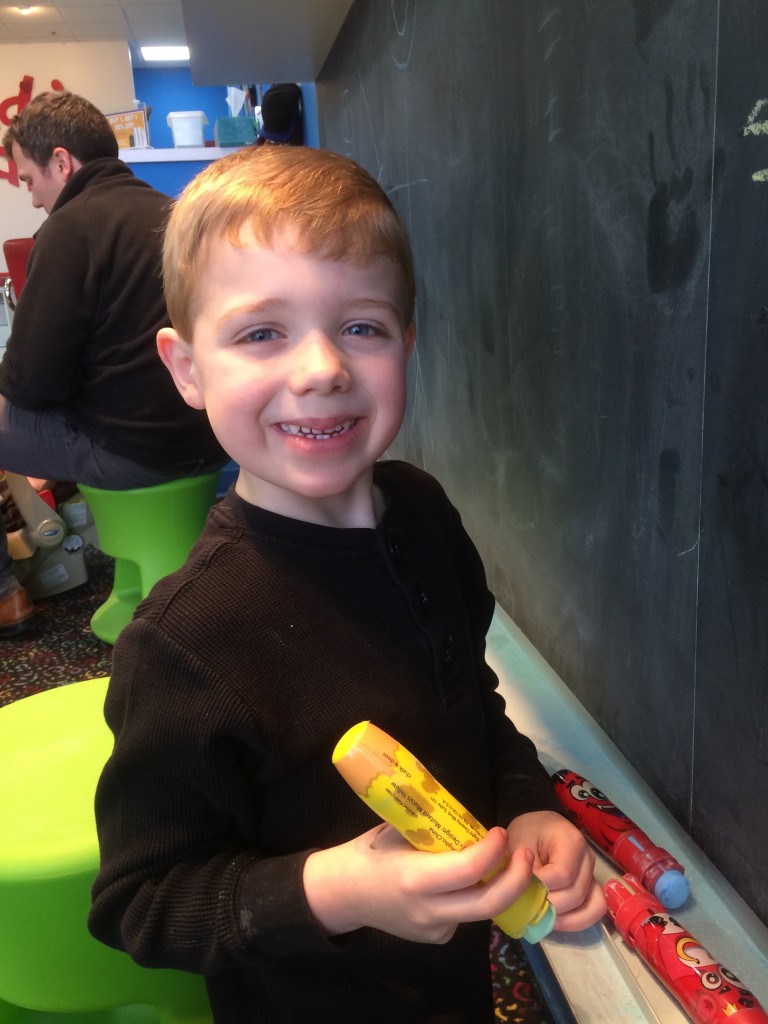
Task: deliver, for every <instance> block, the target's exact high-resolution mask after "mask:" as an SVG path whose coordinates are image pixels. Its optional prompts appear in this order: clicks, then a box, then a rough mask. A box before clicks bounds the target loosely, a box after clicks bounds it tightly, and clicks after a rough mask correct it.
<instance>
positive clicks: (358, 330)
mask: <svg viewBox="0 0 768 1024" xmlns="http://www.w3.org/2000/svg"><path fill="white" fill-rule="evenodd" d="M344 333H345V334H351V335H353V336H354V337H358V338H372V337H375V336H376V335H377V334H380V333H381V332H380V330H379V329H378V327H374V326H373V324H365V323H359V324H350V325H349V327H345V328H344Z"/></svg>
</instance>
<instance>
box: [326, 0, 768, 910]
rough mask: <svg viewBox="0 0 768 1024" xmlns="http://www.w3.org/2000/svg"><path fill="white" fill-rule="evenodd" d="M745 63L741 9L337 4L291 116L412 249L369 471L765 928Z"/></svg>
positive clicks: (759, 383)
mask: <svg viewBox="0 0 768 1024" xmlns="http://www.w3.org/2000/svg"><path fill="white" fill-rule="evenodd" d="M766 40H768V5H765V4H764V3H763V2H762V0H730V2H729V3H728V4H718V3H716V2H715V0H711V2H703V0H677V2H675V3H673V2H672V0H635V2H634V3H633V2H631V0H569V2H568V3H566V4H563V3H554V2H550V0H514V2H511V0H508V2H499V0H452V2H451V3H450V4H446V3H445V2H444V0H392V2H391V3H386V4H385V3H375V4H371V3H368V2H367V0H357V2H356V3H355V4H354V5H353V7H352V10H351V12H350V15H349V17H348V19H347V21H346V23H345V25H344V28H343V30H342V32H341V34H340V36H339V38H338V40H337V43H336V46H335V47H334V49H333V50H332V51H331V54H330V57H329V60H328V62H327V63H326V65H325V67H324V68H323V72H322V74H321V76H320V78H319V80H318V83H317V98H318V114H319V119H320V140H321V143H322V144H323V145H325V146H328V147H329V148H331V149H336V150H338V151H340V152H344V153H347V154H348V155H350V156H353V157H354V158H356V159H357V160H359V161H360V162H361V163H362V164H363V165H364V166H366V167H367V168H368V169H369V170H370V171H371V172H372V173H373V174H374V175H375V176H376V177H377V178H378V179H379V180H380V181H381V182H382V184H383V186H384V187H385V188H386V189H387V191H388V193H389V194H390V195H391V196H392V199H393V201H394V203H395V204H396V206H397V207H398V209H399V210H400V212H401V213H402V215H403V217H404V219H405V220H406V222H407V224H408V226H409V228H410V231H411V234H412V240H413V246H414V252H415V257H416V262H417V270H418V287H419V297H418V313H417V327H418V341H417V350H416V354H415V356H414V358H413V360H412V363H411V367H410V385H411V399H410V405H409V410H408V416H407V422H406V425H405V427H404V430H403V432H402V436H401V439H400V440H399V442H398V447H397V450H396V452H395V454H397V455H400V456H404V457H406V458H408V459H410V460H411V461H414V462H416V463H418V464H421V465H423V466H425V467H426V468H427V469H428V470H430V471H431V472H433V473H435V475H436V476H438V477H439V478H440V479H441V481H442V482H443V484H444V485H445V487H446V489H447V490H448V492H449V494H450V495H451V497H452V499H453V501H454V503H455V504H456V505H457V507H458V508H459V510H460V511H461V513H462V516H463V519H464V521H465V524H466V526H467V528H468V530H469V532H470V534H471V535H472V536H473V538H474V539H475V541H476V543H477V545H478V548H479V550H480V552H481V554H482V556H483V559H484V562H485V565H486V568H487V572H488V575H489V579H490V581H491V584H492V587H493V589H494V591H495V593H496V595H497V598H498V600H499V602H500V604H501V605H502V606H503V607H504V608H505V609H506V611H507V612H509V614H510V615H511V616H512V617H513V618H514V619H515V620H516V621H517V623H518V624H519V625H520V626H521V628H522V629H523V630H524V632H525V633H526V634H527V635H528V637H529V638H530V639H531V640H532V641H533V643H534V644H535V645H536V646H537V647H538V649H539V650H540V652H541V653H542V655H543V656H544V657H545V658H546V659H547V660H548V661H549V662H550V664H551V665H552V666H553V667H554V668H555V669H556V671H557V672H558V673H559V674H560V675H561V676H562V678H563V679H564V680H565V682H566V683H567V684H568V686H569V687H571V689H572V690H573V692H574V693H575V694H576V695H577V697H578V698H579V699H580V700H581V701H582V703H583V704H584V705H585V706H586V708H587V709H588V710H589V711H590V712H591V714H592V715H594V716H595V718H596V719H597V720H598V721H599V722H600V724H601V725H602V726H603V728H604V729H605V730H606V731H607V732H608V733H609V735H610V736H611V737H612V738H613V739H614V741H615V742H616V743H617V744H618V745H619V747H620V748H621V749H622V750H623V752H624V753H625V754H626V756H627V757H628V758H629V760H630V761H631V763H632V764H633V765H634V766H635V767H636V768H637V769H638V770H639V771H640V773H641V774H642V775H643V776H644V777H645V779H646V780H647V781H648V782H649V783H650V785H651V786H652V787H653V788H654V790H655V791H656V792H657V793H658V794H659V796H660V797H661V798H662V800H663V801H664V802H665V803H666V804H667V806H668V807H669V808H670V810H671V811H672V812H673V814H675V816H676V817H677V818H678V819H679V821H680V822H681V823H682V824H683V825H684V827H685V828H686V829H687V830H688V831H689V832H690V833H691V834H692V835H693V836H694V838H695V839H696V840H697V841H698V842H699V843H700V845H701V846H702V847H703V849H704V850H705V852H706V853H707V854H708V855H709V856H710V857H711V858H712V859H713V861H714V862H715V863H716V864H717V866H718V867H719V868H720V869H721V870H722V871H723V873H724V874H725V875H726V877H728V878H729V879H730V880H731V881H732V883H733V884H734V886H735V887H736V888H737V889H738V890H739V891H740V892H741V893H742V895H743V896H744V897H745V899H746V900H747V902H748V903H749V904H750V906H752V907H753V908H754V910H755V912H756V913H757V914H758V915H759V916H761V917H762V919H763V920H764V921H766V922H767V923H768V884H767V882H766V870H765V857H766V850H767V849H768V811H767V810H766V807H767V806H768V799H767V795H768V706H767V705H768V472H767V470H766V446H767V445H768V429H767V428H768V423H766V419H767V418H768V413H767V412H766V409H767V408H768V402H766V397H765V396H766V388H767V386H768V373H767V372H766V371H767V370H768V367H767V366H766V361H767V360H768V295H767V294H766V285H765V280H766V275H767V274H768V252H766V249H767V248H768V230H766V229H767V228H768V224H767V223H766V221H767V220H768V181H763V180H761V178H760V175H759V172H760V171H761V169H763V168H768V134H766V133H765V127H766V125H768V99H764V97H768V74H766V71H765V67H766V64H765V43H766ZM761 125H762V128H761V127H760V126H761ZM753 174H756V175H757V177H756V178H754V179H753ZM765 177H766V178H768V172H766V174H765ZM576 767H577V766H576ZM593 781H594V780H593ZM609 781H610V780H606V785H608V783H609Z"/></svg>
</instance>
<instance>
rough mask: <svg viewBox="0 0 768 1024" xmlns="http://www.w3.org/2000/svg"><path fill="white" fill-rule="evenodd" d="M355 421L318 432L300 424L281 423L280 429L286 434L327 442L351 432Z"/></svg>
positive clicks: (345, 422)
mask: <svg viewBox="0 0 768 1024" xmlns="http://www.w3.org/2000/svg"><path fill="white" fill-rule="evenodd" d="M352 423H353V420H345V421H344V422H343V423H338V424H337V425H336V426H334V427H325V428H324V429H322V430H316V429H315V428H314V427H301V426H299V424H298V423H281V424H280V429H281V430H282V431H284V432H285V433H286V434H301V435H302V437H312V438H317V439H318V440H325V439H326V438H328V437H332V436H333V435H334V434H342V433H343V432H344V431H345V430H349V428H350V427H351V426H352Z"/></svg>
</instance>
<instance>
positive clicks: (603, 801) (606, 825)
mask: <svg viewBox="0 0 768 1024" xmlns="http://www.w3.org/2000/svg"><path fill="white" fill-rule="evenodd" d="M552 781H553V782H554V784H555V793H556V794H557V798H558V800H559V801H560V803H561V804H563V806H564V807H565V809H566V810H567V811H570V812H571V814H572V816H573V817H574V818H576V820H577V823H578V825H579V826H580V827H581V828H583V829H584V831H585V832H587V834H588V835H589V838H590V839H591V840H592V842H593V843H595V845H596V846H598V847H599V848H600V849H601V850H602V851H603V853H607V854H608V856H609V857H610V856H611V853H612V851H613V848H614V846H615V845H616V841H617V839H618V838H619V837H620V836H621V835H622V834H623V833H624V832H627V831H629V829H632V828H636V827H637V826H636V825H635V823H634V822H633V821H632V820H631V819H630V818H628V817H627V816H626V814H624V812H623V811H620V810H619V808H618V807H617V806H616V804H613V803H611V801H610V800H609V799H608V797H607V796H606V795H605V793H603V792H602V791H601V790H599V789H598V788H597V786H593V785H592V783H591V782H590V781H589V779H585V778H584V776H583V775H579V774H577V773H576V772H574V771H571V770H570V769H568V768H562V769H561V770H560V771H559V772H555V774H554V775H553V776H552Z"/></svg>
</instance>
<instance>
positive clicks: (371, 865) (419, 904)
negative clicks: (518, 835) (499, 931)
mask: <svg viewBox="0 0 768 1024" xmlns="http://www.w3.org/2000/svg"><path fill="white" fill-rule="evenodd" d="M506 854H507V836H506V834H505V832H504V830H503V829H501V828H494V829H491V831H490V832H489V833H488V835H487V836H486V837H485V838H484V839H483V840H481V842H479V843H475V844H474V845H473V846H470V847H468V848H467V849H465V850H461V851H460V852H457V853H452V852H449V851H446V852H445V853H423V852H420V851H418V850H414V849H413V847H412V846H411V845H410V844H409V843H408V842H407V841H406V840H405V839H403V837H402V836H401V835H400V834H399V833H398V832H397V831H395V829H393V828H391V826H389V825H379V826H377V827H376V828H373V829H371V830H370V831H369V832H365V833H364V834H363V835H361V836H358V837H357V838H356V839H353V840H351V841H350V842H348V843H344V844H343V845H341V846H334V847H331V849H328V850H319V851H318V852H317V853H313V854H311V855H310V856H309V858H308V859H307V861H306V864H305V866H304V890H305V892H306V896H307V901H308V902H309V905H310V908H311V909H312V912H313V913H314V915H315V917H316V918H317V920H318V921H319V922H320V924H321V925H322V926H323V928H324V929H325V930H326V932H327V933H328V934H329V935H340V934H343V933H345V932H350V931H354V930H355V929H357V928H361V927H364V926H367V927H370V928H378V929H380V930H381V931H385V932H389V933H390V934H392V935H398V936H399V937H400V938H403V939H410V940H411V941H413V942H432V943H444V942H448V940H449V939H450V938H451V936H452V935H453V933H454V932H455V931H456V928H457V926H458V924H459V923H460V922H462V921H481V920H485V919H488V918H491V917H494V916H495V915H496V914H499V913H501V911H502V910H506V908H507V907H508V906H509V905H510V904H511V903H513V902H514V901H515V900H516V899H517V897H518V896H519V895H520V894H521V893H522V892H523V890H524V889H525V887H526V885H527V884H528V882H529V881H530V877H531V866H532V864H533V854H532V853H531V851H530V850H525V849H517V850H516V851H515V853H514V854H513V855H512V857H511V858H510V861H509V863H508V864H507V866H506V867H505V868H504V870H503V871H499V872H498V874H496V875H495V876H494V877H493V878H492V879H490V881H488V882H487V883H484V884H482V885H481V884H479V883H480V882H481V880H482V879H483V877H484V876H485V875H487V874H488V873H489V872H490V871H491V869H492V868H494V867H495V866H496V865H497V864H498V863H499V861H500V860H502V858H503V857H504V856H505V855H506Z"/></svg>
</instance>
